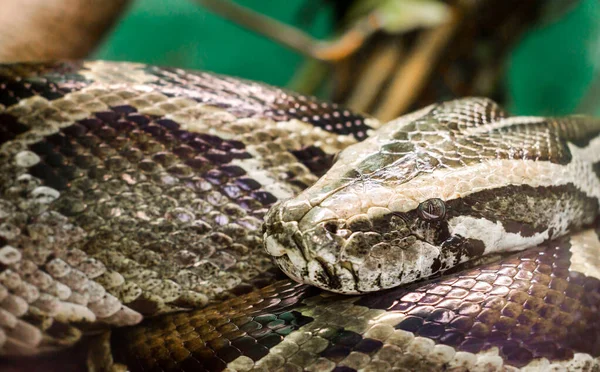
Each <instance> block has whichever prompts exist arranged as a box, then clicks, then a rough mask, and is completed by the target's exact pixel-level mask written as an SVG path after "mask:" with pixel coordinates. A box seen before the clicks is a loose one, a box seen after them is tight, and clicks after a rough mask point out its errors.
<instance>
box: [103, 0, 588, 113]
mask: <svg viewBox="0 0 600 372" xmlns="http://www.w3.org/2000/svg"><path fill="white" fill-rule="evenodd" d="M559 1H560V2H568V1H566V0H559ZM237 2H238V3H239V4H242V5H245V6H248V7H250V8H252V9H255V10H257V11H259V12H261V13H264V14H267V15H269V16H272V17H275V18H278V19H280V20H282V21H284V22H286V23H289V24H291V25H295V26H297V27H301V28H303V29H304V30H308V31H309V32H310V33H311V34H312V35H314V36H317V37H326V36H327V35H329V34H330V33H331V31H332V30H333V25H332V13H333V9H332V5H331V4H329V5H326V6H323V7H320V8H313V9H312V11H314V12H315V15H314V18H313V19H311V21H310V22H304V23H303V19H302V14H301V12H302V10H303V9H306V7H307V6H309V4H308V3H316V2H315V1H311V0H287V1H272V0H271V1H268V0H267V1H266V0H238V1H237ZM549 2H552V1H549ZM313 5H314V4H313ZM551 11H552V10H549V12H551ZM547 17H548V18H547V19H544V20H542V21H541V24H539V25H536V26H535V27H534V28H533V29H532V30H529V31H527V32H526V33H525V34H524V35H523V37H522V39H521V40H520V41H518V42H517V45H516V46H515V47H514V49H513V51H512V53H511V55H510V57H509V62H508V63H509V67H508V69H507V72H506V76H505V79H506V80H507V87H508V89H509V97H510V102H511V106H512V110H513V111H515V112H517V113H520V114H540V113H544V114H565V113H570V112H573V111H574V110H576V109H577V108H578V105H579V104H581V100H582V99H583V98H584V97H585V95H586V93H587V92H588V91H589V89H590V87H591V84H592V82H593V81H594V77H596V79H598V78H597V76H598V75H599V74H598V72H599V71H600V1H598V0H581V1H579V3H577V4H575V6H574V7H573V9H568V10H567V11H566V13H565V14H564V15H560V14H559V15H556V16H555V15H552V14H549V15H548V16H547ZM94 57H97V58H103V59H110V60H133V61H143V62H148V63H154V64H159V65H167V66H181V67H186V68H197V69H206V70H210V71H215V72H220V73H226V74H231V75H235V76H241V77H246V78H250V79H256V80H260V81H265V82H268V83H271V84H275V85H280V86H286V85H288V84H289V83H290V80H291V79H292V77H293V76H294V72H295V71H296V70H297V69H298V68H299V67H300V65H301V64H302V61H303V57H302V56H301V55H299V54H298V53H295V52H293V51H291V50H289V49H287V48H285V47H283V46H281V45H278V44H276V43H274V42H272V41H269V40H267V39H266V38H264V37H262V36H260V35H257V34H256V33H253V32H250V31H247V30H246V29H244V28H241V27H239V26H237V25H235V24H233V23H231V22H229V21H227V20H224V19H223V18H221V17H219V16H217V15H214V14H213V13H210V12H209V11H207V10H206V9H205V8H203V7H201V6H198V4H197V3H194V2H192V1H189V0H138V1H136V2H135V3H134V4H133V6H132V7H131V8H130V9H129V10H128V11H127V13H126V14H125V16H124V18H123V19H122V20H121V21H120V23H119V24H118V26H117V27H116V29H115V30H114V32H112V33H111V34H110V35H109V37H108V38H107V39H106V40H105V41H104V42H103V44H102V45H101V46H100V48H99V50H98V51H97V52H96V53H95V54H94ZM598 84H600V83H598V82H596V85H598ZM596 90H597V91H598V92H597V93H596V94H595V95H594V97H587V98H588V99H595V101H596V103H595V108H596V109H600V89H598V88H596ZM590 94H591V93H590ZM586 104H587V105H590V103H586ZM585 109H589V108H588V107H587V106H586V107H585ZM597 112H598V113H600V110H599V111H597Z"/></svg>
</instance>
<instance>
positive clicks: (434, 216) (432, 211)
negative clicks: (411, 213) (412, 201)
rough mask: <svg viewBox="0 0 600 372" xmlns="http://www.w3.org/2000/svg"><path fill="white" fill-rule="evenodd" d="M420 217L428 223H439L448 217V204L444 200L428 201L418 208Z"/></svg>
mask: <svg viewBox="0 0 600 372" xmlns="http://www.w3.org/2000/svg"><path fill="white" fill-rule="evenodd" d="M417 213H418V214H419V217H421V218H422V219H424V220H427V221H439V220H441V219H443V218H444V217H445V216H446V203H444V201H443V200H442V199H438V198H432V199H427V200H425V201H424V202H422V203H421V204H419V207H418V208H417Z"/></svg>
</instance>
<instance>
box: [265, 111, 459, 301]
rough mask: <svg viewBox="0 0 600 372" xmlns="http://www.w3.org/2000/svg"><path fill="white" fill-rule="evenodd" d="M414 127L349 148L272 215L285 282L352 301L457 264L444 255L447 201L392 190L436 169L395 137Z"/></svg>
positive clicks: (268, 234)
mask: <svg viewBox="0 0 600 372" xmlns="http://www.w3.org/2000/svg"><path fill="white" fill-rule="evenodd" d="M409 121H411V119H410V117H409V118H408V120H404V121H401V122H400V123H395V124H394V125H392V126H389V125H388V126H387V128H386V127H384V128H381V129H380V130H379V131H377V132H376V133H374V134H373V135H372V136H371V137H370V138H369V139H367V140H366V141H364V142H362V143H360V144H357V145H354V146H350V147H349V148H347V149H345V150H344V151H342V152H341V153H340V154H339V155H338V157H337V162H336V163H335V164H334V165H333V167H332V168H331V169H330V170H329V172H328V173H327V174H326V175H325V176H323V177H322V178H321V179H320V180H319V181H318V182H317V183H316V184H315V185H313V186H312V187H310V188H309V189H307V190H305V191H304V192H303V193H301V194H300V195H299V196H298V197H296V198H293V199H290V200H286V201H283V202H279V203H278V204H276V205H275V206H273V207H272V208H271V210H270V211H269V213H268V214H267V216H266V218H265V225H264V231H265V233H264V241H265V248H266V250H267V252H268V253H269V254H270V255H272V256H273V257H274V258H275V261H276V262H277V264H278V265H279V266H280V267H281V269H282V270H283V271H284V272H285V273H286V274H287V275H288V276H290V277H291V278H293V279H294V280H296V281H299V282H305V283H309V284H313V285H316V286H318V287H321V288H324V289H328V290H331V291H334V292H340V293H348V294H352V293H363V292H370V291H376V290H380V289H383V288H390V287H394V286H397V285H400V284H403V283H409V282H413V281H415V280H418V279H420V278H423V277H427V276H430V275H432V274H434V273H436V272H437V271H439V270H441V269H444V268H445V267H446V266H450V265H452V264H453V263H454V260H455V259H456V257H454V256H453V257H447V258H446V259H445V261H443V260H442V254H441V253H440V249H441V244H442V242H443V241H444V240H446V239H447V238H448V237H449V236H448V229H447V227H446V204H445V202H444V201H443V199H441V198H435V197H431V198H425V195H424V194H423V193H422V192H417V193H416V194H419V195H418V196H417V195H409V196H410V197H408V196H405V197H403V196H402V195H397V193H396V191H395V190H394V188H395V187H396V186H397V185H400V184H402V183H405V182H406V181H408V180H411V179H413V178H414V177H415V176H416V175H417V174H419V173H422V172H430V171H431V170H432V169H433V168H434V166H435V163H434V162H433V160H430V162H429V163H427V161H428V159H426V157H424V155H425V154H422V153H419V152H415V148H414V146H413V144H412V143H410V142H409V141H402V140H400V141H398V140H397V139H395V138H394V136H397V134H396V132H397V131H396V129H397V127H398V125H400V126H402V124H403V123H406V122H409ZM399 136H402V134H400V135H399ZM392 147H394V148H393V149H392ZM432 193H435V192H433V191H432V190H430V192H429V194H432ZM419 198H421V199H423V200H422V201H416V200H417V199H419ZM392 202H393V205H392V207H390V203H392ZM446 261H447V262H446Z"/></svg>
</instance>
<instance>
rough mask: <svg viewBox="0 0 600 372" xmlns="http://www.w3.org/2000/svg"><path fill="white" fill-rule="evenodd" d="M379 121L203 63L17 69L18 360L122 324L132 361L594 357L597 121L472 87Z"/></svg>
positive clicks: (11, 239)
mask: <svg viewBox="0 0 600 372" xmlns="http://www.w3.org/2000/svg"><path fill="white" fill-rule="evenodd" d="M377 126H378V123H377V122H376V121H375V120H373V119H369V118H366V117H364V116H361V115H358V114H355V113H352V112H349V111H347V110H344V109H343V108H339V107H337V106H336V105H332V104H328V103H324V102H319V101H316V100H314V99H312V98H309V97H303V96H299V95H295V94H292V93H289V92H284V91H281V90H279V89H276V88H272V87H268V86H265V85H261V84H257V83H253V82H245V81H240V80H237V79H232V78H228V77H222V76H216V75H211V74H206V73H194V72H187V71H183V70H177V69H162V68H156V67H150V66H145V65H135V64H124V63H106V62H84V63H83V62H82V63H54V64H29V65H8V66H3V67H0V167H1V170H0V243H1V244H0V245H1V247H0V353H1V354H2V355H3V358H5V359H6V360H9V359H10V360H17V361H18V360H26V359H27V358H31V357H33V356H36V355H38V356H39V355H42V356H43V355H52V353H56V352H59V351H60V350H65V349H68V348H69V347H71V346H73V345H75V344H77V343H78V342H80V341H81V340H82V339H87V338H93V337H100V336H97V335H98V334H99V333H102V332H103V331H104V330H107V329H112V338H111V347H112V352H113V355H114V359H115V361H116V362H118V363H121V364H125V365H127V367H128V368H130V369H131V370H133V371H138V370H139V371H172V370H173V371H178V370H179V371H180V370H183V371H196V370H198V371H200V370H211V371H212V370H215V371H220V370H225V369H227V370H231V371H233V370H236V371H247V370H267V371H271V370H285V371H288V370H290V371H295V370H303V369H304V370H318V371H331V370H335V371H352V370H370V371H376V370H377V371H378V370H392V369H394V370H440V369H447V370H456V371H476V370H486V371H487V370H514V369H517V368H525V369H530V370H537V369H551V368H552V369H556V370H565V369H566V370H598V368H600V317H599V316H598V311H599V307H600V258H599V257H600V256H599V254H598V253H599V249H600V248H599V247H600V242H599V241H598V235H597V232H596V231H597V230H596V229H595V228H594V220H595V219H596V217H597V215H598V200H599V198H600V187H598V186H599V182H600V181H599V178H598V177H599V174H600V172H599V171H598V169H599V166H598V164H600V163H599V161H600V150H599V149H600V139H599V138H598V134H599V133H600V123H599V122H598V121H597V120H594V119H591V118H577V117H573V118H564V119H542V118H518V117H510V116H508V114H507V113H506V112H504V111H503V110H502V109H500V108H499V107H498V106H497V105H496V104H495V103H493V102H491V101H489V100H485V99H475V98H470V99H463V100H458V101H453V102H448V103H443V104H437V105H433V106H431V107H428V108H425V109H423V110H421V111H419V112H417V113H414V114H411V115H408V116H405V117H403V118H401V119H399V120H398V121H397V122H392V123H390V124H387V125H386V126H383V127H382V128H380V129H379V130H377V131H374V130H373V129H374V128H375V127H377ZM367 137H368V139H367ZM365 139H366V140H365ZM363 140H365V141H363ZM359 141H363V142H360V143H358V144H355V143H357V142H359ZM350 145H352V146H350ZM348 146H350V147H348ZM342 149H345V150H344V151H342V152H341V153H340V154H339V155H338V157H337V161H336V162H335V164H334V165H333V166H332V164H333V163H334V155H335V154H336V153H338V152H339V151H340V150H342ZM330 168H331V169H330ZM324 174H325V175H324ZM323 175H324V177H323V178H321V179H320V180H319V181H317V180H318V179H319V177H321V176H323ZM306 188H308V189H307V190H306V191H304V192H302V190H304V189H306ZM283 200H288V201H283ZM275 204H277V206H274V205H275ZM271 207H273V208H271ZM269 209H270V211H269ZM268 211H269V212H268ZM267 212H268V213H267ZM265 218H266V223H265V224H264V227H263V226H262V225H263V220H265ZM263 240H264V245H265V248H266V249H265V248H263ZM269 254H271V255H274V256H275V257H276V258H275V261H276V263H277V264H278V265H279V266H280V267H281V268H282V269H283V271H284V272H286V273H288V274H289V275H290V276H292V277H293V278H294V279H296V280H299V281H305V282H307V283H311V284H315V285H317V286H320V287H324V288H326V289H329V290H332V291H335V292H344V293H363V292H373V293H368V294H362V295H361V296H347V295H341V294H334V293H332V292H328V291H323V290H320V289H318V288H316V287H314V286H310V285H306V284H298V283H296V282H294V281H291V280H289V279H283V280H279V279H281V278H280V277H279V271H278V270H277V269H276V267H275V266H274V265H273V263H272V260H271V258H270V257H269ZM492 258H493V259H492ZM441 273H443V275H440V274H441ZM418 279H427V280H425V281H423V280H422V281H418V282H415V281H416V280H418ZM400 284H402V285H401V286H398V285H400ZM392 287H395V288H392ZM385 288H391V289H387V290H385V291H380V290H381V289H385ZM207 304H208V306H206V305H207ZM142 318H145V319H144V320H143V321H142ZM140 322H141V323H140ZM138 323H139V324H138ZM15 358H16V359H15ZM92 359H94V358H92ZM96 359H101V358H99V357H98V358H96Z"/></svg>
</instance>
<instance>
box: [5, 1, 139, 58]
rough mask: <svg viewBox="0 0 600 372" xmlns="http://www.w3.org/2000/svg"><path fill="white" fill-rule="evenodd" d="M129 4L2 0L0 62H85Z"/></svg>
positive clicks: (118, 2) (124, 2)
mask: <svg viewBox="0 0 600 372" xmlns="http://www.w3.org/2000/svg"><path fill="white" fill-rule="evenodd" d="M128 2H129V0H2V1H1V2H0V25H2V27H0V62H14V61H39V60H49V59H75V58H85V57H87V56H88V55H89V54H90V52H92V51H93V49H94V48H95V47H96V46H97V45H98V43H99V41H100V40H101V39H102V37H103V36H104V35H105V34H106V32H107V31H108V30H110V28H111V26H112V25H113V24H114V23H115V21H116V20H117V19H118V17H119V16H120V15H121V13H122V11H123V10H124V8H125V6H126V5H127V3H128Z"/></svg>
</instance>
